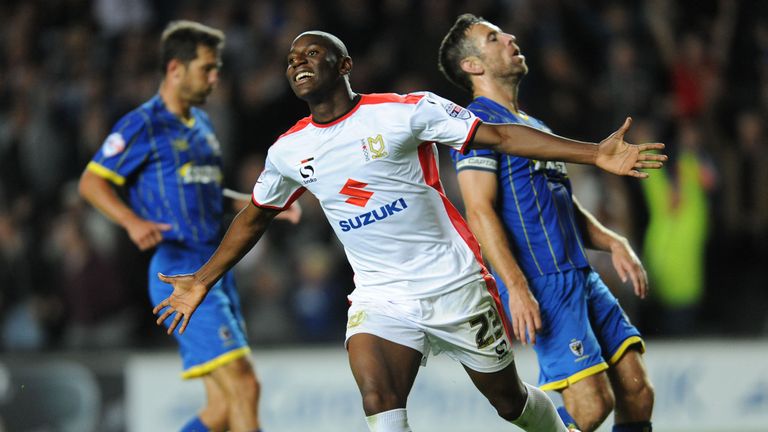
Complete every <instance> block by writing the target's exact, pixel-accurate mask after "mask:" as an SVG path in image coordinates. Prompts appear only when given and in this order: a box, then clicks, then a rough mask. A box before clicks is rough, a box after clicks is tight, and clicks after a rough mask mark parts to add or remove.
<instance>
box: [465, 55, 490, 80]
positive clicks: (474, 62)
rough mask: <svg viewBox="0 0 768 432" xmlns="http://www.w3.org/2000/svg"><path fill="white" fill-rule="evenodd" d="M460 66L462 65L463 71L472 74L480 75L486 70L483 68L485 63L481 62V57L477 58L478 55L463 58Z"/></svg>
mask: <svg viewBox="0 0 768 432" xmlns="http://www.w3.org/2000/svg"><path fill="white" fill-rule="evenodd" d="M459 67H461V70H462V71H464V72H465V73H468V74H470V75H480V74H482V73H483V72H485V69H484V68H483V64H482V63H481V62H480V59H479V58H477V57H476V56H469V57H466V58H464V59H462V60H461V61H460V62H459Z"/></svg>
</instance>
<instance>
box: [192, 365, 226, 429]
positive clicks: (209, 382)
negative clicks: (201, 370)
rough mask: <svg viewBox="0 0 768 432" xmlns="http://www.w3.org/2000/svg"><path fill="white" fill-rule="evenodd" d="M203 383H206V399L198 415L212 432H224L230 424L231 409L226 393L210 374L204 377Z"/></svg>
mask: <svg viewBox="0 0 768 432" xmlns="http://www.w3.org/2000/svg"><path fill="white" fill-rule="evenodd" d="M203 384H204V385H205V399H206V400H205V406H204V407H203V409H202V410H201V411H200V413H199V414H198V417H199V418H200V420H201V421H202V422H203V424H205V426H206V427H208V430H210V431H211V432H224V431H226V430H227V429H228V426H229V424H228V419H229V409H228V408H227V400H226V399H225V397H224V393H223V392H222V390H221V388H219V385H218V384H216V381H214V380H213V377H211V376H210V375H206V376H204V377H203Z"/></svg>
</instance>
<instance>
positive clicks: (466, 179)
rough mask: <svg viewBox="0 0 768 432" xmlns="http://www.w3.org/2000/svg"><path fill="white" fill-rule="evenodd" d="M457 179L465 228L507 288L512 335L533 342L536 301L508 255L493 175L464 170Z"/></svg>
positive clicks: (537, 323)
mask: <svg viewBox="0 0 768 432" xmlns="http://www.w3.org/2000/svg"><path fill="white" fill-rule="evenodd" d="M457 178H458V182H459V189H460V190H461V196H462V198H463V200H464V205H465V207H466V209H467V222H468V223H469V227H470V228H471V229H472V232H473V233H474V234H475V236H476V237H477V239H478V240H479V241H480V246H481V247H482V250H483V256H484V257H485V259H486V260H488V262H489V263H490V264H491V266H493V269H494V270H495V272H496V273H497V274H498V275H499V278H501V280H502V281H503V282H504V285H506V286H507V289H508V291H509V311H510V313H511V314H512V316H511V317H509V318H510V321H511V322H512V330H513V332H514V334H515V338H517V340H519V341H521V342H522V343H523V345H526V344H527V342H528V341H529V340H530V342H531V343H532V344H534V343H536V332H538V331H539V330H541V312H540V310H539V302H538V301H537V300H536V299H535V298H534V297H533V294H532V293H531V291H530V290H529V288H528V280H527V279H526V278H525V275H524V274H523V271H522V270H521V269H520V266H519V265H518V264H517V260H516V259H515V256H514V255H513V254H512V249H511V248H510V246H509V240H508V238H507V233H506V231H505V229H504V225H503V223H502V221H501V219H500V218H499V215H498V213H497V212H496V197H497V190H498V183H497V182H498V180H497V178H496V174H495V173H491V172H488V171H481V170H473V169H466V170H462V171H460V172H459V174H458V177H457ZM526 333H527V337H526Z"/></svg>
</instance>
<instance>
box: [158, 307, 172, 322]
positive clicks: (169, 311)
mask: <svg viewBox="0 0 768 432" xmlns="http://www.w3.org/2000/svg"><path fill="white" fill-rule="evenodd" d="M174 312H175V310H174V309H173V308H172V307H169V308H168V309H166V310H165V312H163V314H162V315H160V316H159V317H157V320H156V321H155V323H156V324H157V325H163V323H164V322H165V320H166V319H168V317H169V316H171V314H172V313H174Z"/></svg>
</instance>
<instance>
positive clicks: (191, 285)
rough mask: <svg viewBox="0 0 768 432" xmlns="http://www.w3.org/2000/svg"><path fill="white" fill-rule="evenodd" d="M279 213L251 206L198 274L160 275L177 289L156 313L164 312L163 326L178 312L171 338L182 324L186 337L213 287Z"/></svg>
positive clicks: (239, 216)
mask: <svg viewBox="0 0 768 432" xmlns="http://www.w3.org/2000/svg"><path fill="white" fill-rule="evenodd" d="M278 213H279V210H272V209H266V208H262V207H257V206H256V205H254V204H252V203H251V204H250V205H248V206H247V207H245V208H243V209H242V210H241V211H240V213H238V214H237V216H235V219H234V220H233V221H232V224H230V226H229V229H227V233H226V234H225V235H224V239H223V240H222V241H221V244H219V247H218V248H217V249H216V252H214V254H213V255H212V256H211V258H210V259H209V260H208V262H206V263H205V264H203V266H202V267H200V268H199V269H198V270H197V271H196V272H194V273H192V274H186V275H177V276H165V275H163V274H158V277H159V278H160V280H161V281H163V282H166V283H169V284H171V285H173V292H172V293H171V295H170V296H169V297H168V298H166V299H165V300H163V301H161V302H160V303H158V304H157V306H155V308H154V309H153V310H152V312H153V313H154V314H155V315H157V314H159V313H160V312H161V311H162V314H161V315H160V316H159V317H158V318H157V324H158V325H161V324H162V323H163V322H164V321H165V320H166V318H168V317H170V316H171V315H172V314H173V313H174V312H175V313H176V315H175V316H174V317H173V321H172V322H171V325H170V326H168V334H171V333H173V331H174V330H175V329H176V327H177V326H178V325H179V323H181V326H180V327H179V334H183V333H184V329H186V328H187V324H188V323H189V319H190V318H191V317H192V314H193V313H194V312H195V310H196V309H197V307H198V306H199V305H200V303H202V301H203V299H204V298H205V296H206V295H207V294H208V291H209V290H210V289H211V287H213V285H214V284H216V282H217V281H218V280H219V279H221V277H222V276H223V275H224V273H226V272H227V271H228V270H229V269H231V268H232V267H233V266H234V265H235V264H237V263H238V262H239V261H240V259H242V258H243V256H244V255H245V254H246V253H248V251H249V250H251V248H253V246H254V245H255V244H256V242H258V241H259V239H260V238H261V236H262V235H263V234H264V232H265V231H266V230H267V227H268V226H269V223H270V222H271V221H272V219H274V218H275V216H277V214H278Z"/></svg>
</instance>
